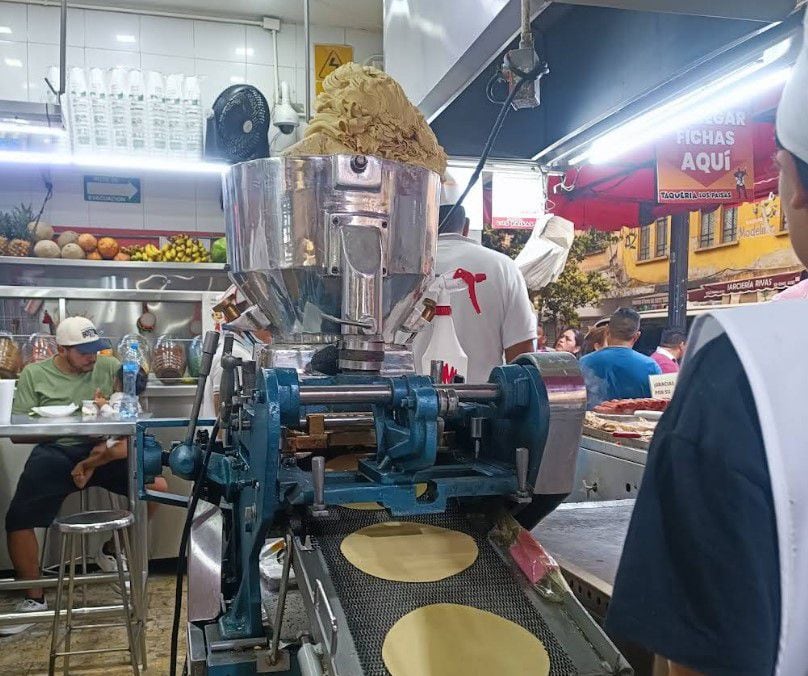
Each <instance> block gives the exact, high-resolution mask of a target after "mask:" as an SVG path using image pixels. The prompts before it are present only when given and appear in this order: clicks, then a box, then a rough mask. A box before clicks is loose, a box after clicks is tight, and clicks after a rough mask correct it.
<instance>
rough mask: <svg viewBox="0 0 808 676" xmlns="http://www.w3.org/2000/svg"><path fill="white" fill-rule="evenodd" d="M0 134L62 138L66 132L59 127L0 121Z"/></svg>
mask: <svg viewBox="0 0 808 676" xmlns="http://www.w3.org/2000/svg"><path fill="white" fill-rule="evenodd" d="M0 134H26V135H31V136H64V135H65V134H67V132H66V131H65V130H64V129H61V128H59V127H46V126H44V125H41V124H30V123H29V122H26V121H9V120H0Z"/></svg>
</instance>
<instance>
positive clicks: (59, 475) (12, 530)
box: [0, 317, 127, 635]
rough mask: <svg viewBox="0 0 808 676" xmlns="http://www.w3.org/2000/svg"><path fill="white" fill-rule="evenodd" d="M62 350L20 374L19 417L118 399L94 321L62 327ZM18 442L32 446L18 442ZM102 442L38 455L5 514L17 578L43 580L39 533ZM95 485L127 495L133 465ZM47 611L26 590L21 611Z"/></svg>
mask: <svg viewBox="0 0 808 676" xmlns="http://www.w3.org/2000/svg"><path fill="white" fill-rule="evenodd" d="M56 343H57V345H58V352H57V354H55V355H54V356H53V357H51V358H50V359H47V360H45V361H42V362H39V363H36V364H29V365H28V366H26V367H25V368H24V369H23V370H22V372H21V373H20V378H19V381H18V383H17V390H16V392H15V395H14V403H13V405H12V412H13V413H17V414H27V413H29V412H30V411H31V409H32V408H33V407H34V406H49V405H58V404H71V403H72V404H75V405H76V406H79V407H80V406H81V402H82V401H83V400H85V399H92V398H93V396H94V395H95V393H96V390H100V391H101V393H102V394H103V395H104V396H105V397H109V396H110V395H111V394H112V392H113V383H114V380H115V376H116V374H117V372H118V368H119V367H120V363H119V362H118V360H117V359H115V358H114V357H105V356H99V355H98V353H99V352H100V351H101V350H105V349H108V348H109V347H110V343H109V341H108V340H106V339H103V338H101V337H100V336H99V335H98V331H96V328H95V326H94V325H93V323H92V322H91V321H90V320H89V319H85V318H84V317H68V318H66V319H64V320H63V321H62V322H60V323H59V326H58V327H57V328H56ZM13 441H19V442H25V441H26V440H24V439H16V438H15V439H13ZM99 443H101V444H104V445H106V440H103V441H100V442H99V440H97V439H91V438H88V437H63V438H59V439H49V440H47V441H42V442H41V443H38V444H37V445H36V446H35V447H34V449H33V450H32V451H31V455H30V456H29V458H28V460H27V462H26V463H25V469H24V470H23V472H22V475H21V476H20V479H19V481H18V482H17V490H16V491H15V493H14V497H13V498H12V500H11V503H10V505H9V508H8V512H7V513H6V533H7V537H8V550H9V554H10V556H11V561H12V563H13V564H14V570H15V572H16V577H17V579H21V580H32V581H35V580H38V579H39V547H38V544H37V540H36V536H35V535H34V529H35V528H47V527H48V526H50V524H51V522H52V521H53V519H54V518H55V517H56V515H57V513H58V512H59V508H60V507H61V506H62V502H63V501H64V499H65V498H66V497H67V496H68V495H70V494H71V493H73V492H75V491H77V490H78V488H77V487H76V485H75V483H74V481H73V477H72V476H71V472H72V470H73V469H74V467H75V466H76V464H77V463H79V462H81V461H82V460H84V459H85V458H87V457H88V456H89V454H90V453H91V451H92V449H93V448H94V447H95V446H96V445H97V444H99ZM89 484H90V485H97V486H103V487H104V488H107V489H108V490H110V491H113V492H115V493H119V494H121V495H126V492H127V473H126V461H124V460H118V461H115V462H111V463H109V464H107V465H104V466H102V467H98V468H97V469H96V470H95V472H94V474H93V477H92V478H91V480H90V482H89ZM34 584H35V583H34ZM46 608H47V604H46V603H45V598H44V594H43V591H42V588H40V587H35V586H34V587H32V588H30V589H27V590H26V598H25V600H24V601H22V602H21V603H20V604H19V606H18V607H17V611H18V612H35V611H38V610H45V609H46ZM28 626H30V625H19V626H14V627H5V628H3V629H0V634H2V635H8V634H14V633H19V632H21V631H24V630H25V629H26V628H27V627H28Z"/></svg>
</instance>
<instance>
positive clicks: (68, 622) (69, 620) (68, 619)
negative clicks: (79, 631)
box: [63, 533, 76, 676]
mask: <svg viewBox="0 0 808 676" xmlns="http://www.w3.org/2000/svg"><path fill="white" fill-rule="evenodd" d="M67 537H68V538H70V577H69V578H68V581H67V608H66V612H65V652H66V653H69V652H70V634H71V633H72V631H73V594H74V592H75V588H76V536H75V535H73V534H72V533H70V534H69V535H68V536H67ZM63 664H64V676H68V674H69V673H70V655H65V656H64V662H63Z"/></svg>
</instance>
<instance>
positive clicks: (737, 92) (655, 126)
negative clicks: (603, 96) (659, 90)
mask: <svg viewBox="0 0 808 676" xmlns="http://www.w3.org/2000/svg"><path fill="white" fill-rule="evenodd" d="M790 47H791V38H787V39H785V40H783V41H781V42H778V43H777V44H775V45H773V46H771V47H769V48H768V49H766V50H765V51H764V52H763V54H762V55H761V56H760V58H758V59H757V60H755V61H753V62H752V63H748V64H746V65H745V66H742V67H741V68H738V69H737V70H735V71H733V72H731V73H729V74H727V75H724V76H721V77H719V78H717V79H715V80H713V81H711V82H708V83H707V84H704V85H701V86H699V87H696V88H695V89H693V90H691V91H689V92H686V93H685V94H682V95H681V96H678V97H677V98H675V99H673V100H672V101H669V102H667V103H664V104H662V105H661V106H658V107H657V108H654V109H652V110H650V111H648V112H646V113H643V114H642V115H639V116H638V117H636V118H634V119H633V120H630V121H628V122H626V123H625V124H623V125H621V126H619V127H617V128H616V129H614V130H612V131H610V132H608V133H606V134H604V135H603V136H601V137H600V138H597V139H595V140H594V141H593V142H592V143H591V145H590V146H589V147H588V148H587V149H586V150H585V151H583V152H582V153H580V154H578V155H577V156H575V157H573V158H572V159H571V160H570V161H569V163H570V164H571V165H576V164H581V163H582V162H585V161H588V162H590V163H591V164H605V163H609V162H613V161H614V160H615V159H617V158H619V157H621V156H623V155H625V154H627V153H630V152H631V151H633V150H636V149H638V148H641V147H643V146H645V145H648V144H649V143H651V142H652V141H655V140H656V139H658V138H661V137H663V136H666V135H667V134H670V133H673V132H674V131H676V130H678V129H681V128H683V127H687V126H688V125H690V124H693V123H694V122H698V121H699V120H702V119H704V118H707V117H710V116H711V115H714V114H716V113H718V112H721V111H724V110H726V109H728V108H731V107H734V106H738V105H742V104H744V103H746V102H748V101H750V100H752V99H754V98H755V97H757V96H759V95H761V94H762V93H764V92H766V91H769V90H770V89H772V88H773V87H776V86H777V85H780V84H783V83H785V81H786V80H787V79H788V76H789V74H790V72H791V67H784V68H779V69H776V70H771V69H769V70H767V71H766V72H761V71H762V70H763V69H765V68H767V66H771V65H772V64H773V63H774V62H775V61H778V60H779V59H781V58H782V57H783V56H785V55H786V54H787V53H788V51H789V48H790Z"/></svg>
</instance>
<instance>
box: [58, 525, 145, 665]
mask: <svg viewBox="0 0 808 676" xmlns="http://www.w3.org/2000/svg"><path fill="white" fill-rule="evenodd" d="M111 530H112V542H113V545H114V550H115V562H116V564H117V568H118V583H119V585H120V592H121V606H122V608H123V620H124V622H123V624H124V626H125V627H126V635H127V639H128V647H126V648H110V649H104V650H97V649H95V650H77V651H76V652H75V653H73V654H76V655H81V654H88V653H98V652H115V651H123V650H128V652H129V661H130V664H131V666H132V673H133V674H134V675H135V676H140V669H139V666H138V653H142V654H143V656H144V658H145V653H146V650H145V641H144V639H145V636H144V628H143V626H142V622H141V620H140V611H141V608H142V606H141V603H142V598H141V592H142V590H141V589H139V588H138V586H137V585H136V584H135V582H134V578H133V577H132V574H131V571H127V570H124V554H125V555H126V557H127V560H128V561H131V551H130V547H129V536H128V532H127V528H125V527H124V528H120V527H119V528H113V529H111ZM107 532H109V531H107ZM83 537H84V533H74V532H64V533H62V537H61V547H60V549H61V554H60V556H61V564H60V566H59V579H58V583H57V587H56V602H55V607H54V610H53V624H52V630H51V650H50V660H49V664H48V674H49V676H53V674H54V672H55V669H56V659H57V658H58V657H60V656H61V657H62V659H63V660H64V661H63V673H64V676H68V674H69V673H70V642H71V634H72V632H73V629H74V628H75V629H76V630H79V629H82V628H89V627H90V626H99V627H100V626H109V627H113V626H116V627H120V626H121V625H120V624H107V625H87V627H84V626H83V625H82V624H77V625H76V626H75V627H74V626H73V604H74V601H75V598H74V594H75V587H76V568H77V563H78V558H79V557H77V556H76V549H77V548H79V547H81V539H82V538H83ZM76 538H79V542H78V543H77V542H76ZM68 564H69V565H70V570H69V572H68V573H67V599H66V600H64V598H63V597H64V583H65V570H66V569H67V566H68ZM129 565H131V563H130V564H129ZM127 577H128V578H129V581H130V587H131V591H130V590H127V588H126V583H127ZM63 601H64V602H63ZM63 606H64V608H65V629H64V635H63V636H62V637H61V638H60V633H61V632H60V624H61V622H60V621H61V611H62V608H63ZM134 625H137V628H138V630H139V631H140V635H139V636H138V637H137V638H138V640H136V637H135V626H134ZM62 641H63V642H64V649H63V650H59V646H60V644H61V643H62ZM144 663H145V662H144Z"/></svg>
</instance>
